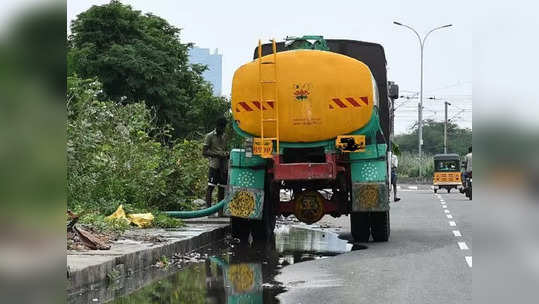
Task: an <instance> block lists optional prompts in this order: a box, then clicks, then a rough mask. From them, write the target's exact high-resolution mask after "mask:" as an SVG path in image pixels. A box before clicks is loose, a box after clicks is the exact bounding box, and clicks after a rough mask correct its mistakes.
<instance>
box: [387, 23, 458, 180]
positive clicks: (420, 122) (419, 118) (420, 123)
mask: <svg viewBox="0 0 539 304" xmlns="http://www.w3.org/2000/svg"><path fill="white" fill-rule="evenodd" d="M393 23H394V24H396V25H399V26H403V27H405V28H408V29H410V30H411V31H413V32H414V33H415V35H416V36H417V39H418V40H419V47H420V50H421V82H420V85H419V104H418V105H417V124H418V139H419V140H418V152H419V178H421V161H422V159H421V146H422V145H423V48H424V46H425V41H426V40H427V37H429V35H430V33H432V32H434V31H436V30H439V29H443V28H446V27H450V26H452V24H446V25H442V26H439V27H436V28H433V29H432V30H430V31H428V33H427V34H426V35H425V36H424V37H423V39H421V36H419V33H418V32H417V31H416V30H414V29H413V28H412V27H411V26H409V25H406V24H402V23H400V22H397V21H393Z"/></svg>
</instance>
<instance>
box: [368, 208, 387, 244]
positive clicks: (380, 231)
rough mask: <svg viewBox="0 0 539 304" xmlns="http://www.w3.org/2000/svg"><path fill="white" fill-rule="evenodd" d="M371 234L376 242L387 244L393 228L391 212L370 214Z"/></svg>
mask: <svg viewBox="0 0 539 304" xmlns="http://www.w3.org/2000/svg"><path fill="white" fill-rule="evenodd" d="M370 223H371V234H372V239H373V241H375V242H387V241H388V240H389V234H390V232H391V227H390V224H389V211H382V212H371V213H370Z"/></svg>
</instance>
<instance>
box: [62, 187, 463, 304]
mask: <svg viewBox="0 0 539 304" xmlns="http://www.w3.org/2000/svg"><path fill="white" fill-rule="evenodd" d="M399 196H400V197H401V198H402V200H401V201H400V202H398V203H392V204H391V205H392V210H391V226H392V231H391V237H390V241H389V242H387V243H372V242H369V243H367V244H358V243H353V242H352V240H351V235H350V232H349V231H350V230H349V229H350V223H349V218H348V217H346V216H342V217H340V218H336V219H335V218H332V217H324V218H323V219H322V221H321V222H319V223H317V224H318V225H311V226H307V225H304V224H298V223H281V224H280V225H278V227H277V228H276V230H275V239H274V240H272V241H269V242H252V241H251V242H250V243H249V244H240V243H237V241H236V240H234V239H227V240H225V241H223V242H221V243H218V244H215V245H214V246H212V247H211V248H208V249H206V250H205V251H201V252H200V253H201V255H202V256H205V255H206V256H207V258H205V259H204V260H201V261H200V262H195V263H187V264H181V263H180V264H178V265H175V264H171V265H170V266H169V267H167V268H166V269H156V270H149V271H155V272H160V274H158V275H156V276H155V277H157V278H158V279H155V280H152V281H150V282H145V283H144V285H145V286H143V287H142V288H138V289H137V290H136V291H134V292H132V290H130V291H129V292H125V291H123V290H121V289H119V290H117V291H114V294H115V299H114V300H112V301H109V302H108V303H122V304H123V303H470V302H471V298H472V296H471V290H472V287H471V283H472V271H471V270H472V268H471V267H472V265H471V257H472V254H471V251H472V232H471V206H472V202H471V201H469V200H467V199H466V198H465V197H464V195H462V194H459V193H458V192H457V193H451V194H446V193H439V195H435V194H434V193H432V191H431V190H428V188H425V189H421V188H420V189H416V190H410V189H401V191H400V193H399ZM453 224H454V225H453ZM321 227H324V228H321ZM101 288H109V289H114V288H115V287H114V284H112V285H110V286H107V287H101ZM126 293H127V294H126ZM82 298H84V297H81V299H82ZM87 298H88V297H86V299H87ZM68 302H69V303H83V302H80V301H77V296H76V295H74V296H72V297H71V298H68ZM98 302H100V301H98ZM98 302H95V303H98Z"/></svg>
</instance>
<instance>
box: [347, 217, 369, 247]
mask: <svg viewBox="0 0 539 304" xmlns="http://www.w3.org/2000/svg"><path fill="white" fill-rule="evenodd" d="M350 227H351V232H352V236H353V237H354V240H355V241H356V242H360V243H367V242H368V241H369V237H370V235H371V230H370V223H369V212H353V213H350Z"/></svg>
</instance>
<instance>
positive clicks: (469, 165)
mask: <svg viewBox="0 0 539 304" xmlns="http://www.w3.org/2000/svg"><path fill="white" fill-rule="evenodd" d="M465 162H466V169H465V172H466V174H468V175H469V174H471V173H472V147H471V146H470V147H469V148H468V154H466V156H465Z"/></svg>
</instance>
